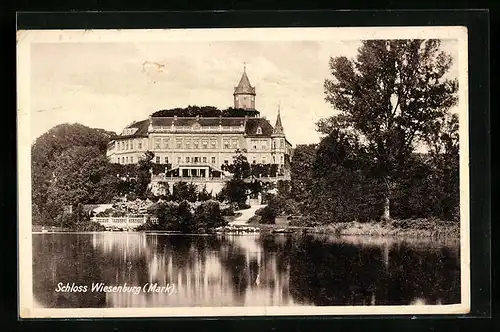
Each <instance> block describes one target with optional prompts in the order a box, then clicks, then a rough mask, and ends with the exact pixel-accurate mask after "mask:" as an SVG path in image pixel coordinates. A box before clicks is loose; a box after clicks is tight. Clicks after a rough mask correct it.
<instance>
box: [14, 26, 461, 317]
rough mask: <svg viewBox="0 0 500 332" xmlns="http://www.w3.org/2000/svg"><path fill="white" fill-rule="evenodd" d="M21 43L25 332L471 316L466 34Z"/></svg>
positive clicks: (301, 33)
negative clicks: (108, 324) (136, 323)
mask: <svg viewBox="0 0 500 332" xmlns="http://www.w3.org/2000/svg"><path fill="white" fill-rule="evenodd" d="M17 43H18V45H17V46H18V54H17V57H18V66H17V73H18V162H19V164H18V174H19V178H18V181H19V187H18V191H19V218H18V229H19V251H18V257H19V281H20V282H19V285H20V288H19V301H20V305H19V315H20V317H21V318H48V317H51V318H61V317H64V318H77V317H179V316H183V317H189V316H193V317H200V316H263V315H268V316H277V315H279V316H287V315H297V316H309V315H367V314H368V315H399V314H414V315H418V314H465V313H468V312H469V308H470V280H469V279H470V278H469V275H470V271H469V187H468V182H469V175H468V174H469V170H468V167H469V166H468V165H469V163H468V159H469V146H468V136H467V135H468V131H467V128H468V100H467V96H468V92H467V90H468V81H467V72H468V65H467V64H468V59H467V29H466V28H464V27H458V26H457V27H407V28H402V27H373V28H272V29H271V28H265V29H260V28H255V29H253V28H252V29H174V30H87V31H83V30H57V31H56V30H45V31H42V30H38V31H35V30H26V31H18V34H17Z"/></svg>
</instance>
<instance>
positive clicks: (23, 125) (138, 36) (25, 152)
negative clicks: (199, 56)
mask: <svg viewBox="0 0 500 332" xmlns="http://www.w3.org/2000/svg"><path fill="white" fill-rule="evenodd" d="M271 30H272V31H271ZM414 38H422V39H425V38H438V39H457V40H458V41H459V46H458V48H459V58H458V62H459V66H458V67H459V99H460V102H459V106H460V110H459V121H460V124H459V125H460V247H461V248H460V259H461V303H460V304H453V305H415V306H413V305H412V306H314V307H309V306H305V307H304V306H301V307H286V306H283V307H187V308H181V307H176V308H85V309H78V308H74V309H45V308H44V309H42V308H35V307H34V306H33V303H34V300H33V292H32V289H33V282H32V243H31V242H32V236H31V234H32V233H31V232H32V229H31V228H32V226H31V225H32V222H31V167H30V165H31V152H30V151H31V144H32V139H31V137H30V110H31V107H30V105H31V104H30V63H31V60H30V58H31V54H30V46H31V44H32V43H75V42H79V43H81V42H99V43H101V42H134V43H139V42H141V43H143V42H162V41H163V42H167V41H187V40H190V41H201V40H203V41H206V40H213V41H216V40H217V41H231V40H232V41H241V40H256V41H266V40H302V41H305V40H317V41H318V40H320V41H327V40H336V41H340V40H362V39H414ZM467 45H468V44H467V29H466V28H465V27H458V26H456V27H441V26H439V27H437V26H436V27H367V28H357V27H356V28H248V29H166V30H85V31H84V30H64V31H63V30H30V31H18V33H17V48H18V54H17V60H18V62H17V73H18V74H17V79H18V89H17V93H18V110H17V125H18V126H17V129H18V130H17V137H18V199H19V201H18V241H19V243H18V263H19V271H18V278H19V290H18V291H19V293H18V294H19V316H20V318H90V317H93V318H98V317H191V316H192V317H200V316H210V317H213V316H261V315H272V316H290V315H299V316H310V315H402V314H406V315H417V314H419V315H420V314H465V313H468V312H469V310H470V253H469V246H470V239H469V222H470V215H469V213H470V210H469V137H468V109H469V107H468V55H467V50H468V46H467Z"/></svg>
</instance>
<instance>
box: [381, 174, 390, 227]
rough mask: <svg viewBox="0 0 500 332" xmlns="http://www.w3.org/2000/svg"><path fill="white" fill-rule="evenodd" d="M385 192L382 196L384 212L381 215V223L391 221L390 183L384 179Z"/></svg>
mask: <svg viewBox="0 0 500 332" xmlns="http://www.w3.org/2000/svg"><path fill="white" fill-rule="evenodd" d="M384 182H385V186H386V190H385V194H384V212H383V213H382V217H381V218H380V219H381V221H385V222H390V221H391V181H390V180H389V179H388V178H384Z"/></svg>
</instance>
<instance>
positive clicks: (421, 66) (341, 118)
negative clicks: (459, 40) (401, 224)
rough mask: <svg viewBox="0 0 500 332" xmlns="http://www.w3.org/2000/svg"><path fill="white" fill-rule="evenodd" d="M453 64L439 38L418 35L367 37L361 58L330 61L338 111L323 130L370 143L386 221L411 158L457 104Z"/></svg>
mask: <svg viewBox="0 0 500 332" xmlns="http://www.w3.org/2000/svg"><path fill="white" fill-rule="evenodd" d="M451 63H452V58H451V57H450V55H448V54H446V53H444V52H442V51H441V50H440V41H439V40H416V39H414V40H369V41H364V42H363V43H362V45H361V47H360V48H359V50H358V54H357V57H356V59H352V60H350V59H348V58H346V57H337V58H331V59H330V63H329V64H330V70H331V75H332V78H331V79H326V80H325V83H324V88H325V93H326V98H325V99H326V101H327V102H329V103H331V104H332V106H333V107H334V109H335V110H337V111H338V114H337V115H335V116H332V117H330V118H328V119H325V120H322V121H320V122H319V123H318V130H319V131H320V132H322V133H325V134H329V133H331V132H332V130H333V129H339V130H342V131H349V132H351V133H354V134H356V135H357V136H358V137H359V139H360V141H361V142H363V143H364V144H365V145H366V147H367V151H369V153H370V154H371V156H372V160H373V163H374V170H375V171H374V175H376V177H377V178H379V179H380V181H381V182H382V183H384V185H385V190H384V191H383V192H384V196H383V198H384V209H383V215H382V218H383V219H386V220H389V219H390V198H391V191H392V189H393V187H394V184H395V183H396V181H397V179H398V177H399V176H400V172H401V170H402V169H404V168H405V166H406V163H407V161H408V160H411V159H410V158H409V156H410V155H411V154H412V153H413V152H414V151H415V148H416V146H417V144H418V143H419V142H422V141H424V140H425V138H427V137H429V135H430V134H431V133H432V132H433V131H435V128H434V127H433V125H432V124H433V123H435V122H439V121H440V120H441V119H442V118H443V117H444V116H445V115H446V114H447V113H448V112H449V109H450V108H451V107H452V106H454V105H455V104H456V102H457V95H456V92H457V90H458V82H457V80H456V79H449V78H447V77H446V73H447V72H448V71H449V69H450V67H451Z"/></svg>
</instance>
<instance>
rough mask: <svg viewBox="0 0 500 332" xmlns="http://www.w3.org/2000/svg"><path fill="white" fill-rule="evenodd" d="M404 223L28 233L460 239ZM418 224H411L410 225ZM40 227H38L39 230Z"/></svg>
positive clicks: (426, 225)
mask: <svg viewBox="0 0 500 332" xmlns="http://www.w3.org/2000/svg"><path fill="white" fill-rule="evenodd" d="M408 223H411V222H407V221H404V220H403V221H396V222H395V223H392V224H382V223H376V222H368V223H359V222H350V223H338V224H329V225H319V226H293V225H286V224H256V223H247V224H244V225H227V226H225V227H223V228H222V229H221V230H219V231H217V232H214V233H195V234H182V233H179V232H172V231H161V230H151V231H135V230H129V231H125V230H123V231H112V230H106V231H90V232H89V231H78V230H71V229H64V230H58V229H56V230H47V231H40V230H35V229H33V230H32V234H55V233H105V232H106V233H136V232H141V233H145V234H148V233H155V234H165V235H217V234H263V233H264V234H265V233H268V234H325V235H337V236H369V237H419V238H442V237H447V238H456V239H459V238H460V226H459V224H455V223H445V222H440V223H432V222H429V221H427V222H421V224H420V225H419V226H415V225H411V224H410V225H408ZM417 223H418V222H415V221H413V224H417ZM41 227H42V226H40V227H38V228H39V229H40V228H41Z"/></svg>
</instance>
